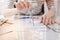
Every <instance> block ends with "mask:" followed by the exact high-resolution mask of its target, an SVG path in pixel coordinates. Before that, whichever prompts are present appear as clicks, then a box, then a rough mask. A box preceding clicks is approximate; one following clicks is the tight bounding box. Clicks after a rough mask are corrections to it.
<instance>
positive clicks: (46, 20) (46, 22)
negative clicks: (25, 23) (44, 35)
mask: <svg viewBox="0 0 60 40" xmlns="http://www.w3.org/2000/svg"><path fill="white" fill-rule="evenodd" d="M48 20H49V18H48V17H47V18H46V19H45V23H44V24H45V25H48Z"/></svg>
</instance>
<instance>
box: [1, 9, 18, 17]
mask: <svg viewBox="0 0 60 40" xmlns="http://www.w3.org/2000/svg"><path fill="white" fill-rule="evenodd" d="M1 13H2V15H4V16H5V17H10V16H12V15H15V14H17V13H18V11H17V9H16V8H12V9H5V10H3V11H2V12H1Z"/></svg>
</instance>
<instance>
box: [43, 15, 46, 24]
mask: <svg viewBox="0 0 60 40" xmlns="http://www.w3.org/2000/svg"><path fill="white" fill-rule="evenodd" d="M45 20H46V16H45V15H44V16H43V24H45Z"/></svg>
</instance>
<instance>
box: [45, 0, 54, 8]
mask: <svg viewBox="0 0 60 40" xmlns="http://www.w3.org/2000/svg"><path fill="white" fill-rule="evenodd" d="M46 3H47V6H48V9H52V8H54V0H46Z"/></svg>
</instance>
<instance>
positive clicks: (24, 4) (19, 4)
mask: <svg viewBox="0 0 60 40" xmlns="http://www.w3.org/2000/svg"><path fill="white" fill-rule="evenodd" d="M15 5H16V8H17V9H18V10H19V11H22V10H23V9H26V8H28V9H31V5H30V3H29V2H26V1H19V2H17V3H15Z"/></svg>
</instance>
